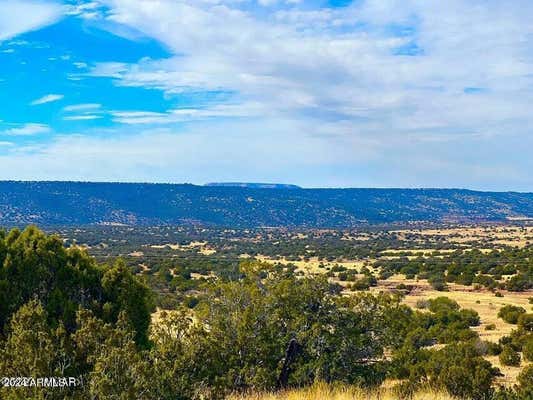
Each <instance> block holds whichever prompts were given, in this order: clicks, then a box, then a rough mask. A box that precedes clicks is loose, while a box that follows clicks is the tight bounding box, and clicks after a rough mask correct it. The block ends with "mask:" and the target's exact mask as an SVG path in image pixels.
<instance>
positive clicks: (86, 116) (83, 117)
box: [63, 114, 102, 121]
mask: <svg viewBox="0 0 533 400" xmlns="http://www.w3.org/2000/svg"><path fill="white" fill-rule="evenodd" d="M99 118H102V116H101V115H94V114H84V115H68V116H66V117H63V120H65V121H90V120H93V119H99Z"/></svg>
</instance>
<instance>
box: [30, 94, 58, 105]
mask: <svg viewBox="0 0 533 400" xmlns="http://www.w3.org/2000/svg"><path fill="white" fill-rule="evenodd" d="M63 97H65V96H64V95H62V94H47V95H45V96H43V97H40V98H38V99H36V100H33V101H32V102H31V103H30V105H32V106H37V105H40V104H46V103H52V102H54V101H58V100H61V99H62V98H63Z"/></svg>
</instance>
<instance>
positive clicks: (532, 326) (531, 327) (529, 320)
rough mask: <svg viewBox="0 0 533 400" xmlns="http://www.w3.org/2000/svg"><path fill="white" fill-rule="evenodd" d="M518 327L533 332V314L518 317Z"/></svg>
mask: <svg viewBox="0 0 533 400" xmlns="http://www.w3.org/2000/svg"><path fill="white" fill-rule="evenodd" d="M518 327H519V328H520V329H523V330H524V331H526V332H533V313H529V314H522V315H520V316H519V317H518Z"/></svg>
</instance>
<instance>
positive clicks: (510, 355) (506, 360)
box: [499, 345, 520, 366]
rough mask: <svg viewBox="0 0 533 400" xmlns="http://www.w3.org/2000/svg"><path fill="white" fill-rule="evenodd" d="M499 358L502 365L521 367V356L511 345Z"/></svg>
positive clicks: (504, 348) (505, 347)
mask: <svg viewBox="0 0 533 400" xmlns="http://www.w3.org/2000/svg"><path fill="white" fill-rule="evenodd" d="M499 358H500V362H501V363H502V365H512V366H518V365H520V354H519V353H518V352H517V351H516V350H515V349H513V348H512V347H511V346H509V345H506V346H504V347H503V350H502V352H501V353H500V357H499Z"/></svg>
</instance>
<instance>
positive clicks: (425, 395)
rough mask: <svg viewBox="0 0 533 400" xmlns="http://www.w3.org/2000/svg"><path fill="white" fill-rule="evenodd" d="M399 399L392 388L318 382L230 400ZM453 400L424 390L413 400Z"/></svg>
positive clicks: (445, 395)
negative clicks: (282, 390)
mask: <svg viewBox="0 0 533 400" xmlns="http://www.w3.org/2000/svg"><path fill="white" fill-rule="evenodd" d="M395 399H399V397H398V396H397V395H395V394H394V392H393V391H392V390H389V389H380V390H375V391H364V390H362V389H359V388H356V387H351V386H337V387H334V386H330V385H327V384H316V385H313V386H311V387H309V388H304V389H294V390H288V391H284V392H279V393H252V394H245V395H233V396H230V397H229V398H228V400H395ZM429 399H431V400H452V397H450V396H449V395H447V394H445V393H437V392H432V391H423V392H420V393H417V394H415V395H414V396H413V397H412V400H429Z"/></svg>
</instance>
